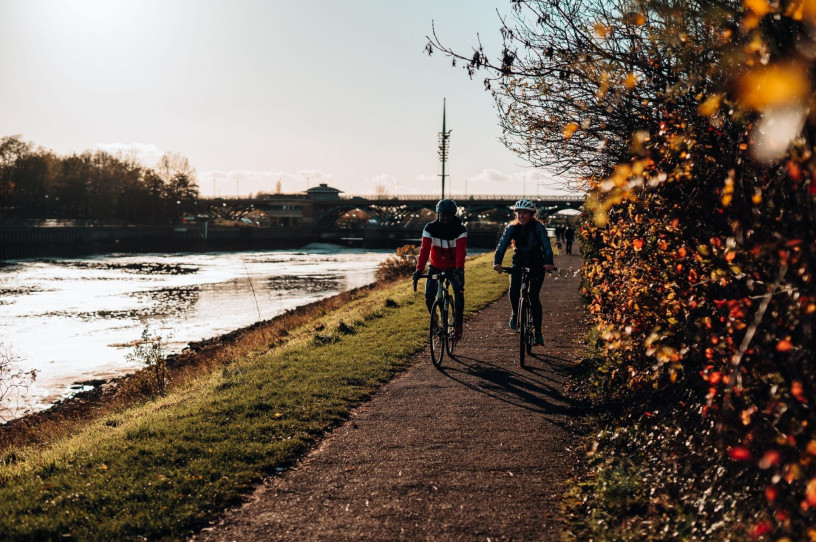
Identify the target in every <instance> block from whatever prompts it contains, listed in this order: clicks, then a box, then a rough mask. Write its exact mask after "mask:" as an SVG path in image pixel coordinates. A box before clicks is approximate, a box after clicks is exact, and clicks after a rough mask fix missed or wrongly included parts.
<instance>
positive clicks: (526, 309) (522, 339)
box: [502, 267, 535, 367]
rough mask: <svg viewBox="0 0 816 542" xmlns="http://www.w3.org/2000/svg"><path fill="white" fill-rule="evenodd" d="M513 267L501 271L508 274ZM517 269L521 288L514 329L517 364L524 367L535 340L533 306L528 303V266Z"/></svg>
mask: <svg viewBox="0 0 816 542" xmlns="http://www.w3.org/2000/svg"><path fill="white" fill-rule="evenodd" d="M514 269H515V268H513V267H505V268H504V269H502V272H504V273H507V274H508V275H509V274H510V273H512V272H513V270H514ZM518 269H521V289H520V291H519V300H518V310H517V311H516V315H517V318H518V324H517V328H516V329H517V330H518V333H519V365H520V366H521V367H526V365H525V364H524V360H525V356H526V355H527V354H532V353H533V344H534V342H535V325H534V324H533V308H532V306H531V304H530V271H531V270H530V268H529V267H520V268H518Z"/></svg>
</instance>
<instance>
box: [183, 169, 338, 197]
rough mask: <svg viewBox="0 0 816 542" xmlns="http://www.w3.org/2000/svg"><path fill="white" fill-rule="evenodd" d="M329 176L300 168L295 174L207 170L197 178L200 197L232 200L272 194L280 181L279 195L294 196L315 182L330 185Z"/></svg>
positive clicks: (243, 170) (245, 170)
mask: <svg viewBox="0 0 816 542" xmlns="http://www.w3.org/2000/svg"><path fill="white" fill-rule="evenodd" d="M331 178H332V175H331V174H327V173H323V172H322V171H318V170H311V169H302V170H298V171H297V172H295V173H290V172H287V171H253V170H248V169H236V170H232V171H221V170H209V171H202V172H200V173H199V175H198V185H199V191H200V192H201V194H202V195H204V196H213V195H215V196H219V197H228V198H229V197H235V196H239V195H240V196H246V195H248V194H257V193H258V192H268V193H274V192H275V191H276V190H277V187H278V182H280V188H281V192H283V193H284V194H297V193H300V192H303V191H305V190H306V189H307V188H311V187H314V186H317V185H318V184H319V183H327V184H330V180H331Z"/></svg>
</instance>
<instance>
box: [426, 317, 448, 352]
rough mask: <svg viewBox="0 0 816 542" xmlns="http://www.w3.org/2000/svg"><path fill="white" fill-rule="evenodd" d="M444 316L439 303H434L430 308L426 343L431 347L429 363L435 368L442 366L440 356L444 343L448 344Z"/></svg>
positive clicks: (443, 350)
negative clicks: (428, 331)
mask: <svg viewBox="0 0 816 542" xmlns="http://www.w3.org/2000/svg"><path fill="white" fill-rule="evenodd" d="M444 316H445V310H444V308H443V307H442V305H441V304H440V303H439V301H434V303H433V305H432V306H431V324H430V326H429V330H430V336H429V337H428V342H429V343H430V345H431V362H432V363H433V364H434V366H436V367H439V366H440V365H441V364H442V356H444V355H445V343H447V342H448V329H447V328H448V326H447V322H446V321H445V318H444Z"/></svg>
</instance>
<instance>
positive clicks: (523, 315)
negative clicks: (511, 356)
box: [518, 298, 529, 367]
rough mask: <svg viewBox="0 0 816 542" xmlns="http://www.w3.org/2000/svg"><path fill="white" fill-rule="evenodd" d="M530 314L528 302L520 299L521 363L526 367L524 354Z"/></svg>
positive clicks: (525, 352)
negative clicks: (528, 312)
mask: <svg viewBox="0 0 816 542" xmlns="http://www.w3.org/2000/svg"><path fill="white" fill-rule="evenodd" d="M528 316H529V314H527V303H525V302H524V298H521V299H520V300H519V306H518V318H519V326H518V330H519V365H520V366H522V367H524V356H525V355H526V354H527V334H528V326H527V319H528Z"/></svg>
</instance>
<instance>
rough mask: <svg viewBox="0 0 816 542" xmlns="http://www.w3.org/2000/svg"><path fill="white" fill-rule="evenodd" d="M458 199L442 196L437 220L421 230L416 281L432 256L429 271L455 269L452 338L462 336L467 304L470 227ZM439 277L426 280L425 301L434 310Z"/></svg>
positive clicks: (453, 278) (438, 205)
mask: <svg viewBox="0 0 816 542" xmlns="http://www.w3.org/2000/svg"><path fill="white" fill-rule="evenodd" d="M457 210H458V209H457V207H456V202H454V201H453V200H452V199H443V200H439V202H438V203H437V204H436V220H434V221H433V222H429V223H428V224H426V225H425V229H424V230H422V246H421V247H420V249H419V258H418V259H417V267H416V271H414V283H416V282H417V281H418V280H419V276H420V275H421V274H422V270H423V269H425V264H426V263H428V260H429V259H430V267H429V268H428V274H429V275H430V274H435V273H438V272H439V271H449V270H451V269H453V270H454V273H453V276H452V277H451V285H452V286H453V304H454V311H453V324H454V328H453V337H452V338H453V340H454V341H458V340H459V339H460V338H461V337H462V314H463V311H464V308H465V256H467V229H465V226H464V224H462V221H461V220H460V219H459V217H457V216H456V212H457ZM436 287H437V281H436V280H434V279H431V278H430V277H429V278H428V280H427V281H425V305H427V307H428V312H430V311H431V306H432V305H433V302H434V299H435V298H436Z"/></svg>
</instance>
